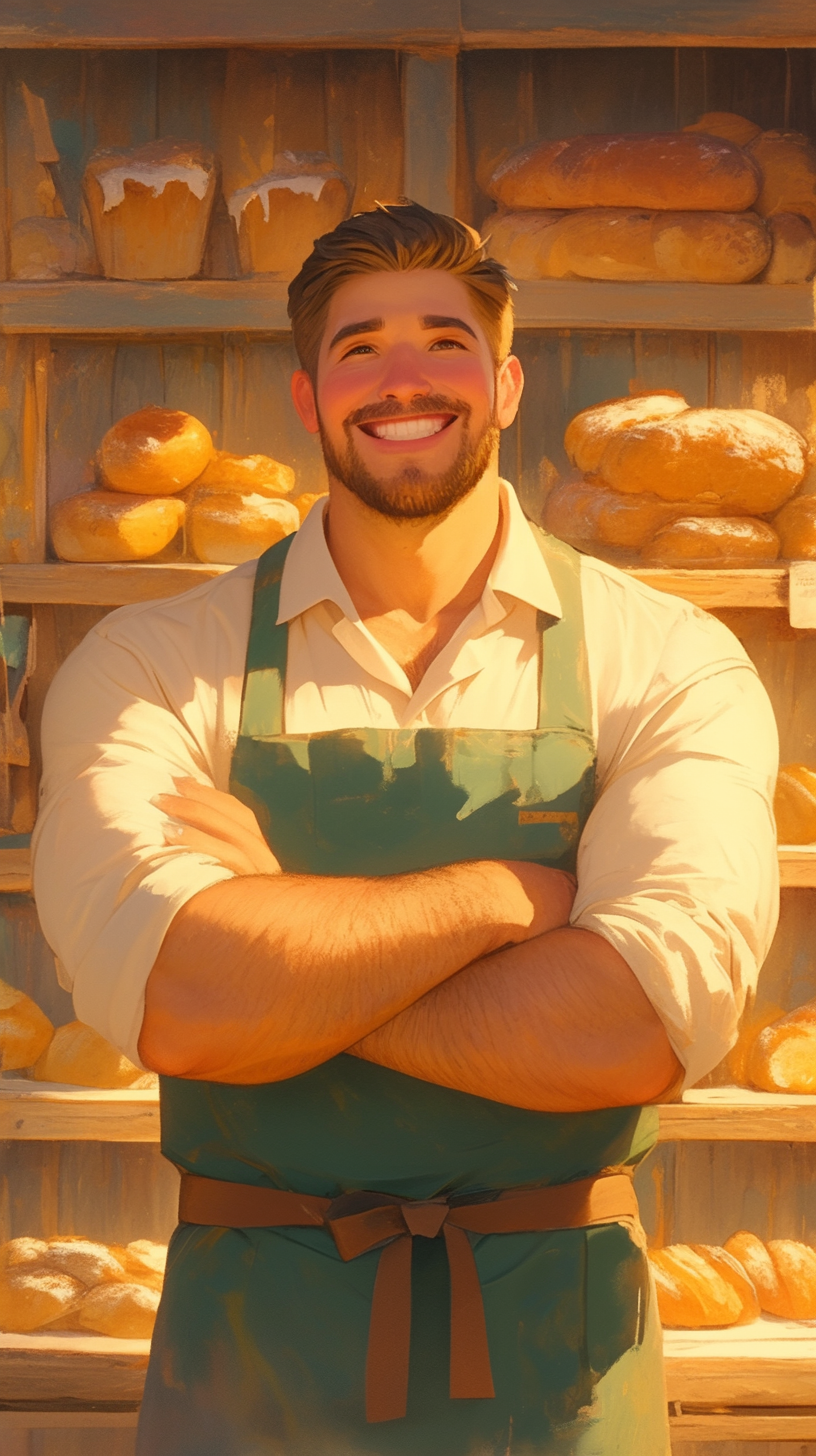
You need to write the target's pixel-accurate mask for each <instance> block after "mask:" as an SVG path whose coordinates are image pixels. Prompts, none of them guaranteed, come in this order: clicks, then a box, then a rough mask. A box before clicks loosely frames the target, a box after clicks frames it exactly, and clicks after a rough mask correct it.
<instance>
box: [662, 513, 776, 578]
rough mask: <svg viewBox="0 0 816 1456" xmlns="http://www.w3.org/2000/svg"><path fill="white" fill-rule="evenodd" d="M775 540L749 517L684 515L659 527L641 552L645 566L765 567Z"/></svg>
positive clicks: (772, 533)
mask: <svg viewBox="0 0 816 1456" xmlns="http://www.w3.org/2000/svg"><path fill="white" fill-rule="evenodd" d="M778 555H779V537H778V536H777V534H776V532H775V531H774V529H773V527H771V526H769V525H768V524H767V522H766V521H757V520H754V519H753V518H752V517H751V516H714V517H711V516H708V517H704V516H685V517H683V518H681V519H680V520H678V521H673V522H672V523H671V524H670V525H668V526H663V527H662V528H661V530H659V531H658V532H657V533H656V535H654V536H653V537H652V539H651V541H649V542H647V544H646V545H645V546H644V548H643V551H642V552H641V560H642V561H643V562H644V564H645V565H647V566H679V567H698V566H702V567H706V566H725V567H736V566H769V565H770V564H771V563H772V562H773V561H775V560H776V558H777V556H778Z"/></svg>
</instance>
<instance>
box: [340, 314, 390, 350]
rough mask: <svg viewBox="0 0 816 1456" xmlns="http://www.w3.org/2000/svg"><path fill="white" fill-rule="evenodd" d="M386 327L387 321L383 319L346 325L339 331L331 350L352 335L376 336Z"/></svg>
mask: <svg viewBox="0 0 816 1456" xmlns="http://www.w3.org/2000/svg"><path fill="white" fill-rule="evenodd" d="M384 327H385V320H384V319H381V318H370V319H362V320H361V321H360V323H357V324H346V325H345V326H344V327H343V328H342V329H338V330H337V333H336V334H335V336H334V338H333V339H332V341H331V343H330V344H329V348H330V349H333V348H334V346H335V344H339V343H342V341H343V339H349V338H351V335H352V334H376V333H378V332H379V330H380V329H382V328H384Z"/></svg>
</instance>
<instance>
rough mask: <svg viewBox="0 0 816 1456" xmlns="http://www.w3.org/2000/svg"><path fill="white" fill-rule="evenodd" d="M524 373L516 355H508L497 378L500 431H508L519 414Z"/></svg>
mask: <svg viewBox="0 0 816 1456" xmlns="http://www.w3.org/2000/svg"><path fill="white" fill-rule="evenodd" d="M523 388H524V371H523V369H522V367H521V364H520V363H519V361H518V359H517V358H516V356H515V354H508V356H507V358H506V359H505V361H504V363H503V364H501V365H500V366H499V372H498V374H497V376H496V418H497V421H498V425H499V429H500V430H506V429H507V426H508V425H512V423H513V421H514V419H515V418H516V415H517V414H518V407H519V402H520V400H521V391H522V390H523Z"/></svg>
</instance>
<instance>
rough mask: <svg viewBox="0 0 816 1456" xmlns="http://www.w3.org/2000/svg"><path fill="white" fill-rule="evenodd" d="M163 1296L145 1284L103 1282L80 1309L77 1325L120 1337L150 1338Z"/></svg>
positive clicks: (131, 1338) (90, 1293) (122, 1338)
mask: <svg viewBox="0 0 816 1456" xmlns="http://www.w3.org/2000/svg"><path fill="white" fill-rule="evenodd" d="M160 1298H161V1296H160V1294H159V1292H158V1290H156V1289H147V1288H146V1287H145V1285H143V1284H99V1285H97V1287H96V1289H92V1290H91V1291H90V1292H89V1293H88V1294H86V1296H85V1298H84V1299H83V1300H82V1303H81V1304H80V1306H79V1309H78V1311H77V1315H76V1319H77V1327H78V1328H81V1329H84V1330H93V1331H94V1332H95V1333H96V1334H98V1335H112V1336H113V1337H114V1338H115V1339H119V1340H149V1339H150V1336H151V1335H152V1333H153V1326H154V1324H155V1323H156V1310H157V1309H158V1307H159V1300H160Z"/></svg>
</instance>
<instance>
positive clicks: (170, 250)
mask: <svg viewBox="0 0 816 1456" xmlns="http://www.w3.org/2000/svg"><path fill="white" fill-rule="evenodd" d="M83 189H84V193H85V200H86V202H87V205H88V212H89V215H90V219H91V228H92V231H93V236H94V242H95V243H96V250H97V253H98V254H99V261H100V263H101V264H102V271H103V273H104V274H105V276H106V277H107V278H192V277H193V276H194V275H195V274H196V273H198V272H199V270H200V268H201V260H202V257H203V254H204V245H205V242H206V238H207V227H208V224H209V220H210V213H211V211H212V205H213V202H214V200H215V192H216V167H215V159H214V157H213V154H212V152H210V151H208V150H207V148H206V147H202V146H199V145H198V144H197V143H195V142H179V141H172V140H167V141H155V142H148V143H147V145H145V146H141V147H132V148H130V149H129V150H126V151H113V150H111V151H100V152H95V153H94V154H93V155H92V156H91V159H90V161H89V162H88V166H87V169H86V171H85V176H84V179H83Z"/></svg>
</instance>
